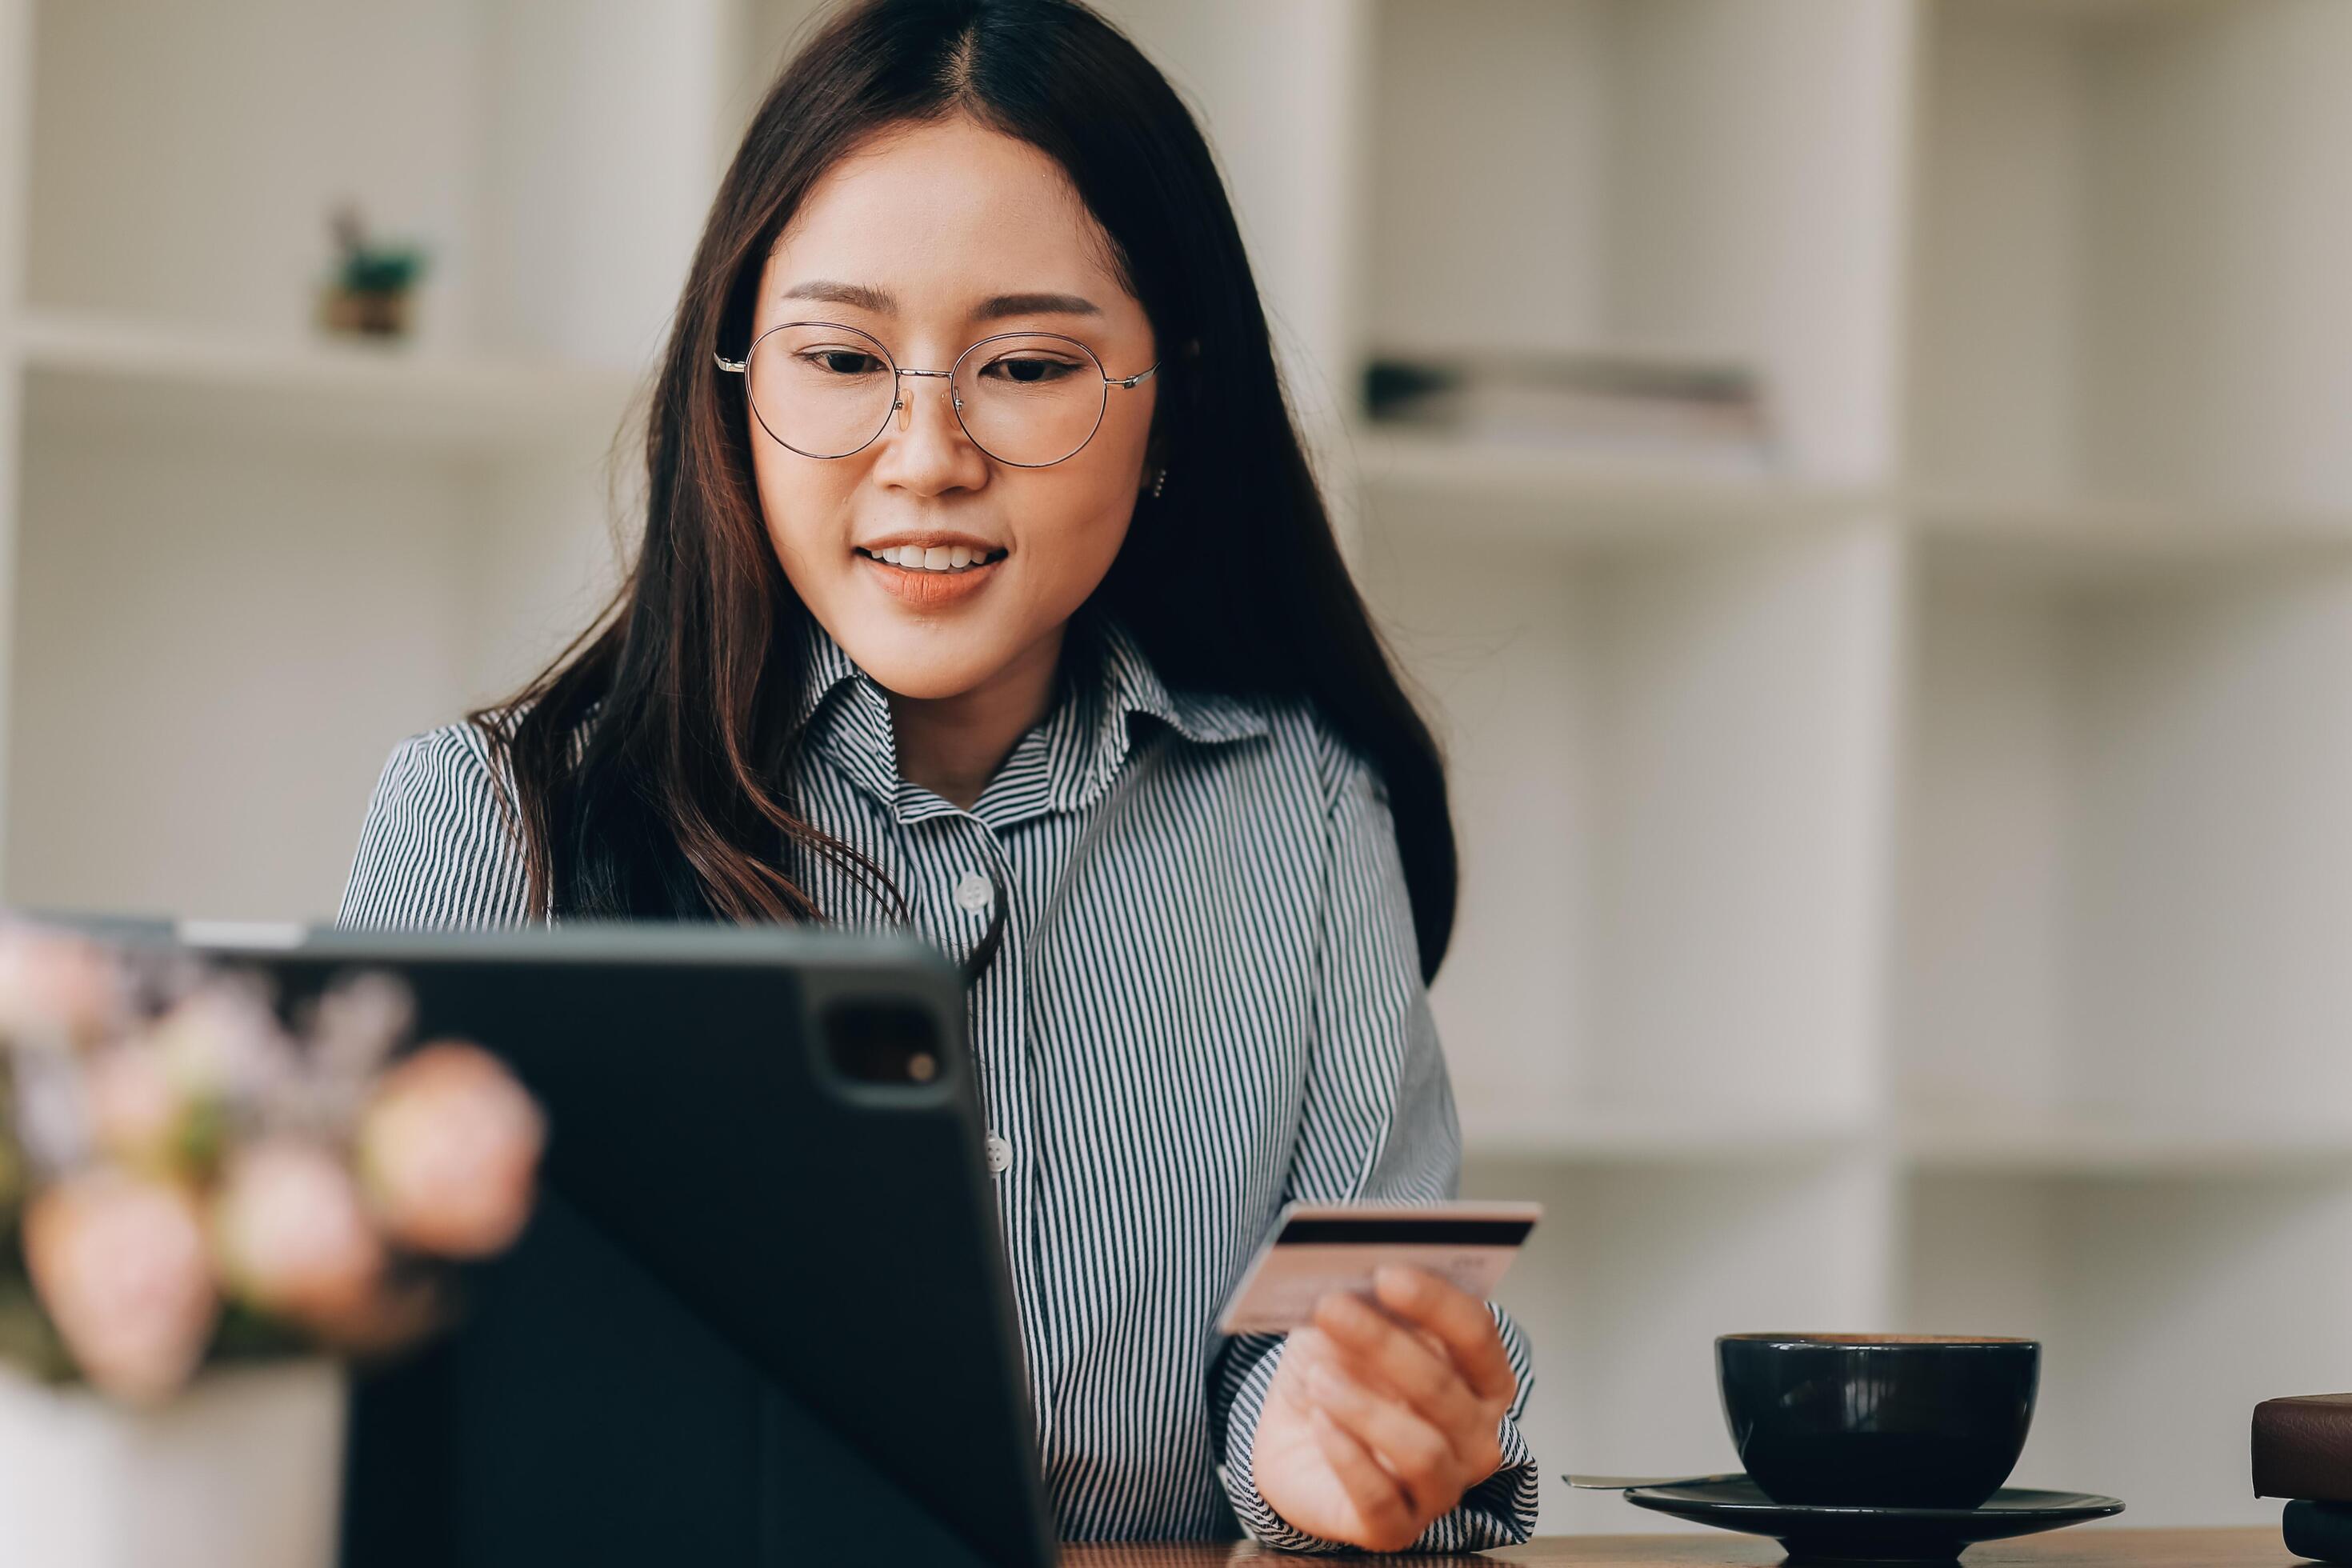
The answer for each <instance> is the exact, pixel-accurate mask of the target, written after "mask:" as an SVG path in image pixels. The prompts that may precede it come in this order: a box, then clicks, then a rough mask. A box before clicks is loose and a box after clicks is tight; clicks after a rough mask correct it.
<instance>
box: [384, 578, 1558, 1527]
mask: <svg viewBox="0 0 2352 1568" xmlns="http://www.w3.org/2000/svg"><path fill="white" fill-rule="evenodd" d="M808 627H809V629H808V632H807V636H806V640H805V643H804V651H805V654H806V658H805V661H804V665H803V668H804V669H805V671H806V681H805V684H804V686H803V689H802V691H801V693H800V715H801V717H802V719H803V725H804V727H803V731H802V737H803V738H802V743H801V744H800V745H798V746H797V747H796V748H794V752H793V762H792V763H791V774H790V776H789V777H788V779H787V780H786V781H785V785H786V789H787V793H788V794H789V795H790V796H791V798H792V799H793V804H794V805H795V806H796V808H797V809H798V810H799V811H800V813H801V814H802V815H803V816H804V817H806V818H807V819H808V820H810V821H812V822H813V823H814V824H815V825H816V826H819V827H822V828H824V829H825V830H826V831H828V832H830V833H832V834H833V835H835V837H838V838H840V839H841V840H843V841H844V842H845V843H847V844H849V845H850V846H852V847H856V849H858V850H860V851H862V852H864V853H865V854H866V855H867V856H868V857H870V858H872V859H873V860H874V862H875V863H876V864H877V865H878V866H879V867H880V868H882V869H883V870H884V871H885V872H886V873H887V875H888V876H889V878H890V879H891V880H892V882H893V883H894V884H895V885H896V887H897V888H898V889H899V890H900V892H901V893H902V894H903V895H904V897H905V899H906V900H907V902H908V905H910V906H911V913H912V917H913V921H914V926H915V929H916V930H917V931H919V933H920V934H922V935H923V936H925V937H927V938H928V939H929V940H930V941H931V942H935V943H937V944H938V945H939V946H940V948H942V949H944V950H945V951H946V952H948V953H949V955H950V957H952V958H955V959H957V960H959V961H961V962H962V963H964V965H965V967H966V969H967V971H968V972H971V973H972V980H971V984H970V986H969V988H968V991H969V998H970V1017H969V1025H970V1031H971V1051H972V1056H973V1059H974V1062H975V1065H976V1068H977V1069H978V1071H977V1076H978V1079H979V1084H980V1089H981V1098H982V1105H983V1107H984V1109H985V1112H986V1115H987V1118H988V1122H989V1130H990V1132H991V1135H992V1136H991V1139H990V1155H991V1159H990V1163H991V1165H992V1167H994V1168H996V1170H995V1174H994V1177H993V1181H994V1184H995V1188H996V1193H997V1197H998V1202H999V1207H1000V1212H1001V1214H1002V1216H1003V1236H1004V1241H1005V1246H1006V1248H1007V1252H1008V1262H1009V1264H1010V1267H1011V1272H1012V1279H1013V1291H1014V1295H1015V1298H1016V1300H1017V1302H1018V1306H1019V1317H1020V1329H1021V1334H1022V1339H1023V1342H1024V1350H1025V1352H1026V1365H1027V1373H1028V1378H1029V1385H1030V1389H1031V1393H1032V1395H1033V1399H1034V1409H1035V1415H1036V1421H1037V1433H1038V1439H1039V1447H1040V1450H1041V1452H1042V1455H1043V1459H1044V1465H1045V1488H1046V1492H1047V1495H1048V1497H1049V1498H1050V1500H1051V1501H1052V1505H1053V1508H1054V1510H1055V1521H1056V1524H1057V1527H1058V1529H1059V1531H1060V1532H1061V1533H1062V1535H1063V1536H1064V1537H1066V1538H1067V1539H1074V1540H1080V1539H1094V1540H1100V1539H1107V1538H1137V1539H1140V1538H1158V1537H1191V1538H1212V1539H1215V1538H1230V1537H1231V1536H1232V1535H1233V1534H1234V1532H1235V1531H1234V1525H1235V1523H1236V1521H1237V1522H1238V1523H1239V1525H1240V1526H1241V1527H1242V1528H1243V1529H1244V1530H1246V1531H1248V1533H1250V1534H1252V1535H1254V1536H1256V1537H1258V1538H1259V1539H1261V1540H1264V1541H1267V1542H1273V1543H1275V1544H1277V1545H1281V1546H1285V1547H1289V1548H1292V1549H1294V1550H1301V1551H1316V1550H1322V1549H1326V1548H1330V1547H1332V1546H1333V1545H1334V1544H1335V1543H1332V1542H1323V1541H1320V1540H1318V1538H1316V1537H1313V1536H1309V1535H1307V1534H1305V1533H1303V1532H1301V1531H1297V1530H1294V1529H1293V1528H1291V1526H1290V1525H1289V1524H1288V1523H1287V1521H1285V1520H1283V1519H1282V1518H1281V1516H1280V1515H1278V1514H1276V1512H1275V1511H1274V1510H1273V1509H1271V1508H1270V1507H1269V1506H1268V1505H1267V1504H1266V1502H1265V1499H1264V1498H1262V1497H1260V1496H1259V1495H1258V1492H1257V1489H1256V1487H1255V1483H1254V1481H1253V1479H1252V1476H1251V1470H1250V1452H1251V1437H1252V1435H1253V1434H1254V1433H1255V1430H1256V1426H1257V1420H1258V1415H1259V1413H1260V1411H1261V1410H1262V1409H1263V1407H1264V1404H1265V1394H1266V1388H1267V1384H1268V1383H1269V1382H1270V1381H1271V1379H1272V1378H1273V1376H1274V1373H1275V1368H1276V1365H1277V1364H1278V1363H1279V1362H1280V1360H1281V1356H1282V1349H1283V1341H1282V1339H1281V1337H1280V1336H1278V1335H1252V1336H1244V1337H1240V1338H1235V1339H1226V1338H1223V1337H1222V1336H1220V1335H1219V1334H1218V1333H1217V1332H1216V1331H1215V1330H1214V1328H1213V1326H1212V1324H1213V1319H1214V1317H1215V1314H1216V1312H1217V1310H1218V1308H1219V1306H1220V1305H1221V1304H1222V1303H1223V1300H1224V1298H1225V1297H1226V1295H1227V1294H1228V1293H1229V1291H1230V1290H1231V1289H1232V1288H1233V1286H1234V1283H1235V1282H1236V1280H1237V1279H1239V1277H1240V1275H1241V1272H1242V1270H1243V1269H1244V1268H1245V1267H1246V1266H1247V1264H1248V1262H1249V1260H1250V1257H1251V1255H1252V1253H1253V1251H1254V1250H1255V1247H1256V1246H1257V1244H1258V1242H1259V1240H1260V1239H1261V1238H1262V1237H1264V1236H1265V1234H1266V1232H1267V1230H1268V1229H1269V1228H1270V1226H1271V1225H1272V1222H1273V1220H1274V1217H1275V1215H1276V1212H1277V1211H1278V1210H1279V1209H1280V1207H1281V1205H1283V1204H1284V1203H1285V1202H1286V1201H1288V1200H1292V1199H1301V1200H1307V1201H1316V1202H1326V1203H1328V1202H1341V1201H1348V1200H1382V1201H1391V1202H1423V1201H1430V1200H1435V1199H1439V1198H1446V1197H1451V1196H1454V1194H1455V1192H1456V1182H1457V1178H1458V1173H1459V1170H1460V1163H1461V1142H1460V1132H1459V1129H1458V1124H1457V1121H1456V1119H1455V1114H1454V1100H1453V1094H1452V1090H1451V1088H1450V1085H1449V1082H1448V1079H1447V1075H1446V1069H1445V1063H1444V1057H1443V1055H1442V1054H1441V1052H1440V1049H1439V1045H1438V1040H1437V1035H1436V1031H1435V1027H1434V1025H1433V1021H1432V1018H1431V1016H1430V1010H1429V1001H1428V995H1427V993H1426V991H1425V989H1424V987H1423V984H1422V979H1421V971H1420V963H1419V956H1418V950H1417V947H1416V943H1415V939H1414V934H1413V924H1412V910H1411V909H1410V906H1409V904H1408V902H1407V898H1406V892H1405V881H1404V874H1403V868H1402V863H1401V861H1400V859H1399V857H1398V852H1397V844H1396V837H1395V833H1394V830H1393V827H1392V826H1391V817H1390V814H1389V806H1388V803H1387V797H1386V794H1385V792H1384V790H1383V788H1382V786H1381V780H1380V777H1379V775H1378V773H1376V772H1375V771H1374V770H1373V769H1372V768H1371V766H1370V764H1369V763H1367V762H1366V761H1365V760H1364V759H1363V758H1362V756H1361V755H1360V753H1358V752H1356V751H1355V750H1354V749H1353V748H1351V747H1349V745H1347V744H1346V743H1345V742H1342V741H1341V740H1340V739H1339V737H1338V736H1337V735H1336V734H1335V733H1334V732H1333V731H1331V729H1330V728H1329V727H1328V725H1326V724H1325V723H1324V722H1323V721H1321V720H1320V719H1319V718H1318V715H1317V713H1316V712H1315V710H1314V709H1313V708H1312V707H1311V705H1308V704H1306V703H1303V702H1297V701H1274V700H1244V699H1240V698H1236V697H1232V696H1227V695H1222V694H1215V693H1205V692H1180V691H1172V690H1171V689H1168V687H1167V686H1165V685H1164V684H1163V683H1162V681H1161V680H1160V677H1159V675H1158V674H1157V673H1156V672H1155V670H1154V669H1153V668H1152V666H1151V664H1150V660H1149V659H1148V658H1146V657H1145V656H1144V654H1143V652H1142V650H1141V648H1140V647H1139V646H1138V645H1137V644H1136V642H1135V641H1134V639H1133V638H1132V637H1130V636H1129V634H1128V633H1127V632H1126V630H1125V629H1124V628H1123V627H1121V626H1119V625H1118V623H1117V622H1116V621H1115V620H1113V619H1111V618H1109V617H1108V616H1100V615H1097V613H1095V612H1093V611H1092V610H1088V611H1086V612H1082V613H1081V615H1080V616H1078V617H1076V619H1074V620H1073V622H1072V623H1071V626H1070V634H1069V637H1068V638H1067V648H1066V657H1065V658H1064V660H1063V664H1062V671H1063V673H1062V675H1061V676H1060V677H1059V679H1057V684H1056V689H1055V700H1054V703H1053V705H1052V707H1051V709H1050V710H1049V711H1048V713H1047V716H1046V717H1045V719H1044V720H1043V721H1041V722H1040V723H1039V724H1037V725H1036V726H1035V727H1034V728H1033V729H1031V730H1030V731H1028V732H1027V733H1026V734H1025V735H1024V736H1023V737H1022V738H1021V740H1020V742H1018V743H1017V744H1016V745H1015V746H1014V747H1013V752H1012V754H1011V755H1010V756H1008V757H1007V758H1006V759H1005V761H1004V763H1003V765H1002V766H1001V767H1000V768H999V769H998V770H997V772H996V773H995V775H994V777H992V779H991V780H990V781H989V783H988V784H987V786H986V788H985V789H984V790H983V791H982V795H981V796H980V798H979V799H978V800H977V801H976V802H974V803H973V805H971V808H970V809H969V810H967V809H964V808H962V807H960V806H957V805H952V804H950V802H948V801H947V800H945V799H943V798H942V797H940V795H936V794H934V793H933V792H932V791H930V790H929V789H926V788H924V787H923V786H922V785H920V784H912V783H909V782H908V781H907V780H906V779H904V778H902V777H901V776H900V775H899V771H898V753H897V746H896V742H895V736H894V731H893V728H892V724H891V718H890V709H889V704H888V700H887V697H886V695H885V694H884V692H883V690H882V689H881V688H880V687H879V686H877V684H876V683H875V681H874V680H873V679H872V678H871V677H869V676H867V675H866V674H865V672H864V671H862V670H861V669H859V668H858V667H857V666H856V664H855V663H854V662H852V660H851V659H850V658H849V657H848V655H847V654H846V653H845V652H844V651H843V649H842V648H841V647H840V646H839V645H838V644H837V643H835V641H834V640H833V638H832V637H830V636H828V635H827V634H826V633H825V632H824V629H823V628H822V627H821V626H818V625H817V624H816V623H815V621H814V618H811V619H810V620H809V622H808ZM495 766H497V764H496V763H494V762H493V760H492V756H491V753H490V752H489V751H488V749H487V748H486V747H485V745H484V743H483V742H482V739H481V737H480V736H479V734H478V732H477V731H474V730H473V729H472V728H471V727H469V726H467V725H463V724H450V725H446V726H444V727H442V728H440V729H436V730H433V731H426V732H425V733H423V734H419V735H415V736H412V737H410V738H408V739H407V740H404V741H403V742H401V743H400V744H399V745H398V746H397V747H396V748H394V751H393V753H392V756H391V758H390V760H389V761H388V762H387V763H386V764H385V766H384V769H383V776H382V778H381V779H380V780H379V782H378V783H377V784H376V788H375V793H374V795H373V799H372V800H371V801H370V803H369V805H368V812H367V819H366V824H365V826H364V828H363V829H362V834H361V840H360V846H359V851H358V855H357V858H356V860H355V862H354V864H353V866H352V874H351V880H350V884H349V886H348V888H347V889H346V891H345V893H344V897H343V902H342V908H341V913H340V915H339V916H338V923H339V924H342V925H408V926H446V925H465V924H481V923H498V922H514V921H521V920H523V919H525V918H526V911H525V902H524V881H523V872H522V857H521V852H520V846H518V845H517V844H516V843H514V842H513V841H512V840H511V838H510V837H509V833H508V831H507V829H506V828H505V827H504V826H503V824H502V821H501V818H500V816H499V813H498V810H497V807H496V805H495V802H494V797H493V794H492V791H493V787H494V786H493V773H492V770H493V768H494V767H495ZM782 863H783V864H784V865H786V867H787V868H789V869H790V870H791V871H792V873H793V875H794V876H795V879H797V880H799V882H800V884H801V886H802V887H803V889H807V890H808V891H809V892H810V893H811V894H812V895H813V896H814V898H815V900H816V901H817V905H818V907H819V908H820V909H821V910H824V911H825V913H826V915H827V916H828V918H831V919H834V920H835V921H838V922H840V923H842V924H845V925H850V926H860V925H870V926H883V925H890V926H897V923H898V913H897V911H896V910H895V909H892V908H890V907H889V906H887V905H885V904H882V903H880V902H879V901H878V900H877V899H876V898H875V897H874V895H873V894H872V893H871V892H870V891H869V890H867V889H861V888H860V887H859V886H858V885H857V884H856V882H855V881H854V880H853V879H850V878H849V877H847V876H845V875H844V874H843V873H842V872H840V871H839V870H838V869H836V868H835V867H834V866H832V865H831V864H829V863H826V862H823V861H819V860H816V859H814V858H812V857H809V856H805V855H801V854H797V853H794V852H792V851H790V850H787V851H785V852H784V854H783V860H782ZM899 929H904V928H903V927H900V928H899ZM1490 1310H1492V1311H1493V1312H1494V1314H1495V1317H1496V1322H1497V1324H1498V1325H1499V1327H1500V1328H1501V1331H1502V1333H1503V1339H1504V1344H1505V1348H1506V1349H1507V1352H1508V1354H1509V1358H1510V1362H1511V1365H1512V1368H1513V1370H1514V1371H1515V1372H1516V1373H1517V1374H1518V1379H1519V1392H1518V1396H1517V1401H1516V1402H1515V1404H1514V1405H1513V1406H1512V1408H1511V1411H1510V1414H1509V1415H1508V1416H1507V1417H1506V1418H1505V1419H1504V1421H1503V1423H1502V1430H1501V1433H1500V1436H1501V1440H1502V1451H1503V1466H1502V1468H1500V1469H1499V1470H1497V1471H1496V1473H1495V1474H1494V1475H1493V1476H1492V1477H1490V1478H1489V1479H1486V1481H1485V1482H1483V1483H1481V1484H1479V1485H1477V1486H1475V1487H1474V1488H1473V1489H1471V1490H1470V1491H1469V1493H1467V1494H1466V1495H1465V1497H1464V1499H1463V1500H1462V1503H1461V1505H1460V1506H1459V1507H1457V1508H1456V1509H1454V1510H1453V1511H1452V1512H1451V1513H1448V1514H1447V1515H1445V1516H1444V1517H1443V1518H1441V1519H1439V1520H1438V1521H1436V1522H1434V1523H1433V1525H1432V1526H1431V1527H1430V1529H1429V1530H1428V1531H1427V1532H1426V1533H1425V1534H1424V1535H1423V1538H1422V1540H1421V1542H1418V1543H1417V1544H1418V1545H1419V1546H1421V1547H1422V1548H1423V1549H1428V1550H1445V1549H1460V1548H1477V1547H1486V1546H1496V1545H1503V1544H1507V1543H1510V1542H1517V1541H1521V1540H1524V1539H1526V1538H1527V1536H1528V1534H1529V1533H1530V1532H1531V1531H1532V1530H1533V1528H1534V1524H1535V1513H1536V1469H1535V1461H1534V1459H1533V1458H1532V1457H1531V1456H1530V1455H1529V1453H1528V1447H1527V1444H1526V1442H1525V1440H1524V1439H1523V1438H1522V1436H1520V1433H1519V1428H1518V1420H1517V1417H1518V1416H1519V1415H1520V1413H1521V1412H1522V1411H1523V1410H1524V1409H1525V1407H1526V1403H1527V1400H1528V1394H1529V1393H1530V1391H1531V1388H1532V1378H1531V1375H1530V1371H1529V1367H1528V1352H1527V1346H1526V1342H1525V1340H1524V1338H1523V1337H1522V1335H1521V1332H1520V1331H1519V1329H1518V1327H1517V1324H1516V1323H1515V1322H1514V1321H1512V1320H1511V1319H1510V1318H1509V1316H1508V1315H1507V1314H1506V1313H1505V1312H1504V1311H1503V1310H1502V1309H1500V1308H1499V1307H1493V1308H1490ZM1229 1510H1230V1512H1229Z"/></svg>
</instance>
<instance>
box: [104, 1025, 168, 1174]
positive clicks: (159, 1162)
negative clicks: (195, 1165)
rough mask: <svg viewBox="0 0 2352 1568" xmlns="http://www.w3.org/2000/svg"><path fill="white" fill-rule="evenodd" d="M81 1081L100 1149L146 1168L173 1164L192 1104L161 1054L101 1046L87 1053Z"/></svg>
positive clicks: (138, 1047)
mask: <svg viewBox="0 0 2352 1568" xmlns="http://www.w3.org/2000/svg"><path fill="white" fill-rule="evenodd" d="M83 1081H84V1086H85V1089H86V1091H87V1093H88V1095H89V1121H90V1131H91V1134H92V1135H93V1136H94V1137H95V1138H96V1140H97V1142H98V1146H99V1147H100V1149H102V1150H104V1151H105V1152H107V1153H109V1154H110V1155H112V1156H114V1157H115V1158H116V1159H118V1160H121V1161H122V1162H123V1163H125V1164H129V1165H133V1166H137V1167H140V1168H142V1169H153V1168H157V1167H161V1166H163V1165H167V1164H169V1163H171V1162H172V1160H173V1157H174V1156H175V1155H176V1154H177V1153H178V1152H179V1147H178V1146H179V1142H180V1138H181V1134H182V1131H184V1128H185V1126H186V1121H187V1116H188V1113H189V1111H190V1110H192V1109H193V1107H192V1106H191V1104H190V1102H189V1100H188V1098H187V1097H186V1096H185V1095H184V1094H182V1093H181V1092H180V1089H179V1087H178V1086H177V1085H176V1084H174V1083H173V1081H172V1075H171V1074H170V1073H169V1072H168V1071H166V1070H165V1068H164V1063H163V1057H162V1056H161V1054H159V1053H158V1052H156V1051H154V1050H153V1049H152V1048H150V1047H146V1046H143V1045H138V1044H130V1045H111V1046H105V1047H100V1049H99V1050H97V1051H96V1052H94V1053H92V1054H91V1056H90V1057H89V1067H88V1069H87V1074H86V1076H85V1078H84V1080H83Z"/></svg>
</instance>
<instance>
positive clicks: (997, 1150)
mask: <svg viewBox="0 0 2352 1568" xmlns="http://www.w3.org/2000/svg"><path fill="white" fill-rule="evenodd" d="M1012 1163H1013V1145H1012V1144H1010V1143H1007V1142H1005V1141H1004V1140H1003V1139H1002V1138H999V1137H998V1136H997V1135H996V1134H995V1133H993V1132H992V1133H990V1134H989V1135H988V1173H989V1174H990V1175H992V1176H1001V1175H1003V1173H1004V1172H1005V1169H1006V1167H1008V1166H1010V1165H1011V1164H1012Z"/></svg>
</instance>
